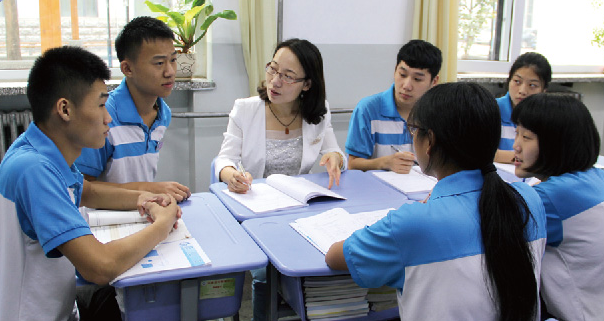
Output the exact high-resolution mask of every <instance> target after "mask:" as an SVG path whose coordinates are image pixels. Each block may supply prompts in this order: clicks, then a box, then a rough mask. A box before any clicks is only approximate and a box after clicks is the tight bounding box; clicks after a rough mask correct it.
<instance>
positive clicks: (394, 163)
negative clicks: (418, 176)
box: [386, 145, 418, 174]
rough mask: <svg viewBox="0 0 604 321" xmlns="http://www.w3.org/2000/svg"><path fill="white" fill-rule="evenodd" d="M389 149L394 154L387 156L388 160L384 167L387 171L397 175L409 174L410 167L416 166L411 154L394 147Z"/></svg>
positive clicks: (413, 156)
mask: <svg viewBox="0 0 604 321" xmlns="http://www.w3.org/2000/svg"><path fill="white" fill-rule="evenodd" d="M390 147H391V148H392V150H393V151H394V152H395V153H394V154H392V155H390V156H387V157H389V159H388V162H387V166H386V167H387V168H388V169H389V170H391V171H393V172H395V173H399V174H409V172H410V171H411V167H413V165H418V163H417V161H416V160H415V155H414V154H413V153H411V152H406V151H405V152H403V151H401V150H399V149H398V148H396V147H395V146H394V145H390Z"/></svg>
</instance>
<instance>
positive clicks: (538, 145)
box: [512, 94, 604, 320]
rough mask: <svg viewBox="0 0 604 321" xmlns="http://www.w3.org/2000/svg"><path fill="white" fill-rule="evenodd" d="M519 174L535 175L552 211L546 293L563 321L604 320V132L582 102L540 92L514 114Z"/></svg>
mask: <svg viewBox="0 0 604 321" xmlns="http://www.w3.org/2000/svg"><path fill="white" fill-rule="evenodd" d="M512 120H513V121H514V124H516V125H517V127H516V141H515V143H514V153H515V154H514V155H515V161H514V165H516V175H517V176H518V177H532V176H535V177H537V178H539V179H540V180H541V183H539V184H537V185H535V186H534V188H535V190H536V191H537V193H538V194H539V196H541V200H542V201H543V204H544V206H545V212H546V214H547V246H546V248H545V254H544V256H543V261H542V268H541V296H542V298H543V300H544V302H545V308H546V309H547V312H548V313H550V314H552V315H553V316H554V317H556V318H558V319H560V320H601V319H602V318H604V171H602V170H601V169H596V168H594V167H593V165H594V164H595V162H596V161H597V158H598V153H599V151H600V135H599V134H598V130H597V129H596V125H595V124H594V121H593V119H592V117H591V115H590V113H589V110H588V109H587V108H586V107H585V105H583V103H581V102H580V101H579V100H577V99H575V98H572V97H566V96H553V95H548V94H538V95H534V96H531V97H529V98H527V99H526V100H524V101H523V102H522V103H520V104H519V105H518V106H516V108H514V112H513V113H512Z"/></svg>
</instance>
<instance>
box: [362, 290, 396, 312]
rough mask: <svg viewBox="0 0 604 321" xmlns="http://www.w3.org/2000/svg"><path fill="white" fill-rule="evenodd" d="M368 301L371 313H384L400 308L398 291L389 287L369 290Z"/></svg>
mask: <svg viewBox="0 0 604 321" xmlns="http://www.w3.org/2000/svg"><path fill="white" fill-rule="evenodd" d="M367 301H368V302H369V308H370V309H371V311H376V312H379V311H384V310H388V309H392V308H395V307H397V306H398V301H397V298H396V289H395V288H391V287H389V286H385V285H384V286H382V287H380V288H375V289H369V290H368V291H367Z"/></svg>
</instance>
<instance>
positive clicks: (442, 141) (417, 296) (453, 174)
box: [325, 83, 546, 321]
mask: <svg viewBox="0 0 604 321" xmlns="http://www.w3.org/2000/svg"><path fill="white" fill-rule="evenodd" d="M408 122H409V124H410V126H409V127H410V128H413V129H412V132H413V133H414V135H413V147H414V150H415V153H416V156H417V161H418V162H419V166H420V167H421V169H422V171H423V172H424V173H426V174H427V175H431V176H434V177H436V178H438V183H437V184H436V186H435V187H434V189H433V190H432V194H431V196H430V198H429V199H428V200H427V201H426V203H420V202H416V203H412V204H404V205H403V206H401V207H400V208H399V209H397V210H393V211H390V212H389V213H388V214H387V216H386V217H384V218H383V219H381V220H380V221H378V222H376V223H375V224H373V225H371V226H369V227H366V228H363V229H360V230H358V231H356V232H354V233H353V234H352V235H351V236H350V237H349V238H348V239H346V240H345V241H341V242H337V243H335V244H334V245H332V246H331V248H330V249H329V251H328V252H327V255H326V256H325V261H326V263H327V264H328V265H329V266H330V267H331V268H333V269H337V270H348V271H350V274H351V276H352V278H353V279H354V280H355V282H356V283H358V284H359V285H360V286H362V287H369V288H375V287H380V286H383V285H388V286H391V287H394V288H397V289H398V293H397V294H398V296H397V297H398V306H399V314H400V318H401V320H485V321H495V320H526V321H529V320H531V321H534V320H538V317H539V298H538V291H539V282H538V280H539V279H538V278H539V274H540V268H541V258H542V255H543V251H544V249H545V242H546V227H545V221H546V218H545V211H544V209H543V204H542V203H541V200H540V199H539V195H537V193H536V192H535V191H534V190H533V188H532V187H530V186H529V185H527V184H524V183H521V182H518V183H514V184H511V185H510V184H508V183H506V182H504V181H503V180H502V179H501V177H499V175H498V174H497V172H496V168H495V166H494V165H493V156H494V154H495V151H496V150H497V144H498V143H499V138H500V132H499V128H500V126H499V125H500V123H501V119H500V117H499V109H498V108H497V103H496V102H495V98H494V97H493V95H491V93H489V92H488V91H487V90H486V89H485V88H483V87H481V86H479V85H477V84H469V83H446V84H441V85H438V86H435V87H434V88H432V89H430V90H429V91H428V92H427V93H426V94H425V95H424V96H423V97H422V98H421V99H420V100H419V101H418V102H417V104H416V105H415V107H414V108H413V110H412V111H411V114H410V115H409V120H408ZM451 124H465V125H461V126H451Z"/></svg>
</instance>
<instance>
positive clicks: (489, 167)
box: [480, 163, 497, 176]
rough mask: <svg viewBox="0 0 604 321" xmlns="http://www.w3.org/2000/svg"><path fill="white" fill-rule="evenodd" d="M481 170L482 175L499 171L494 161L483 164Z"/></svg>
mask: <svg viewBox="0 0 604 321" xmlns="http://www.w3.org/2000/svg"><path fill="white" fill-rule="evenodd" d="M480 171H481V172H482V176H484V175H486V174H488V173H491V172H496V171H497V167H495V165H493V163H489V164H487V165H485V166H483V167H482V168H481V169H480Z"/></svg>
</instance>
